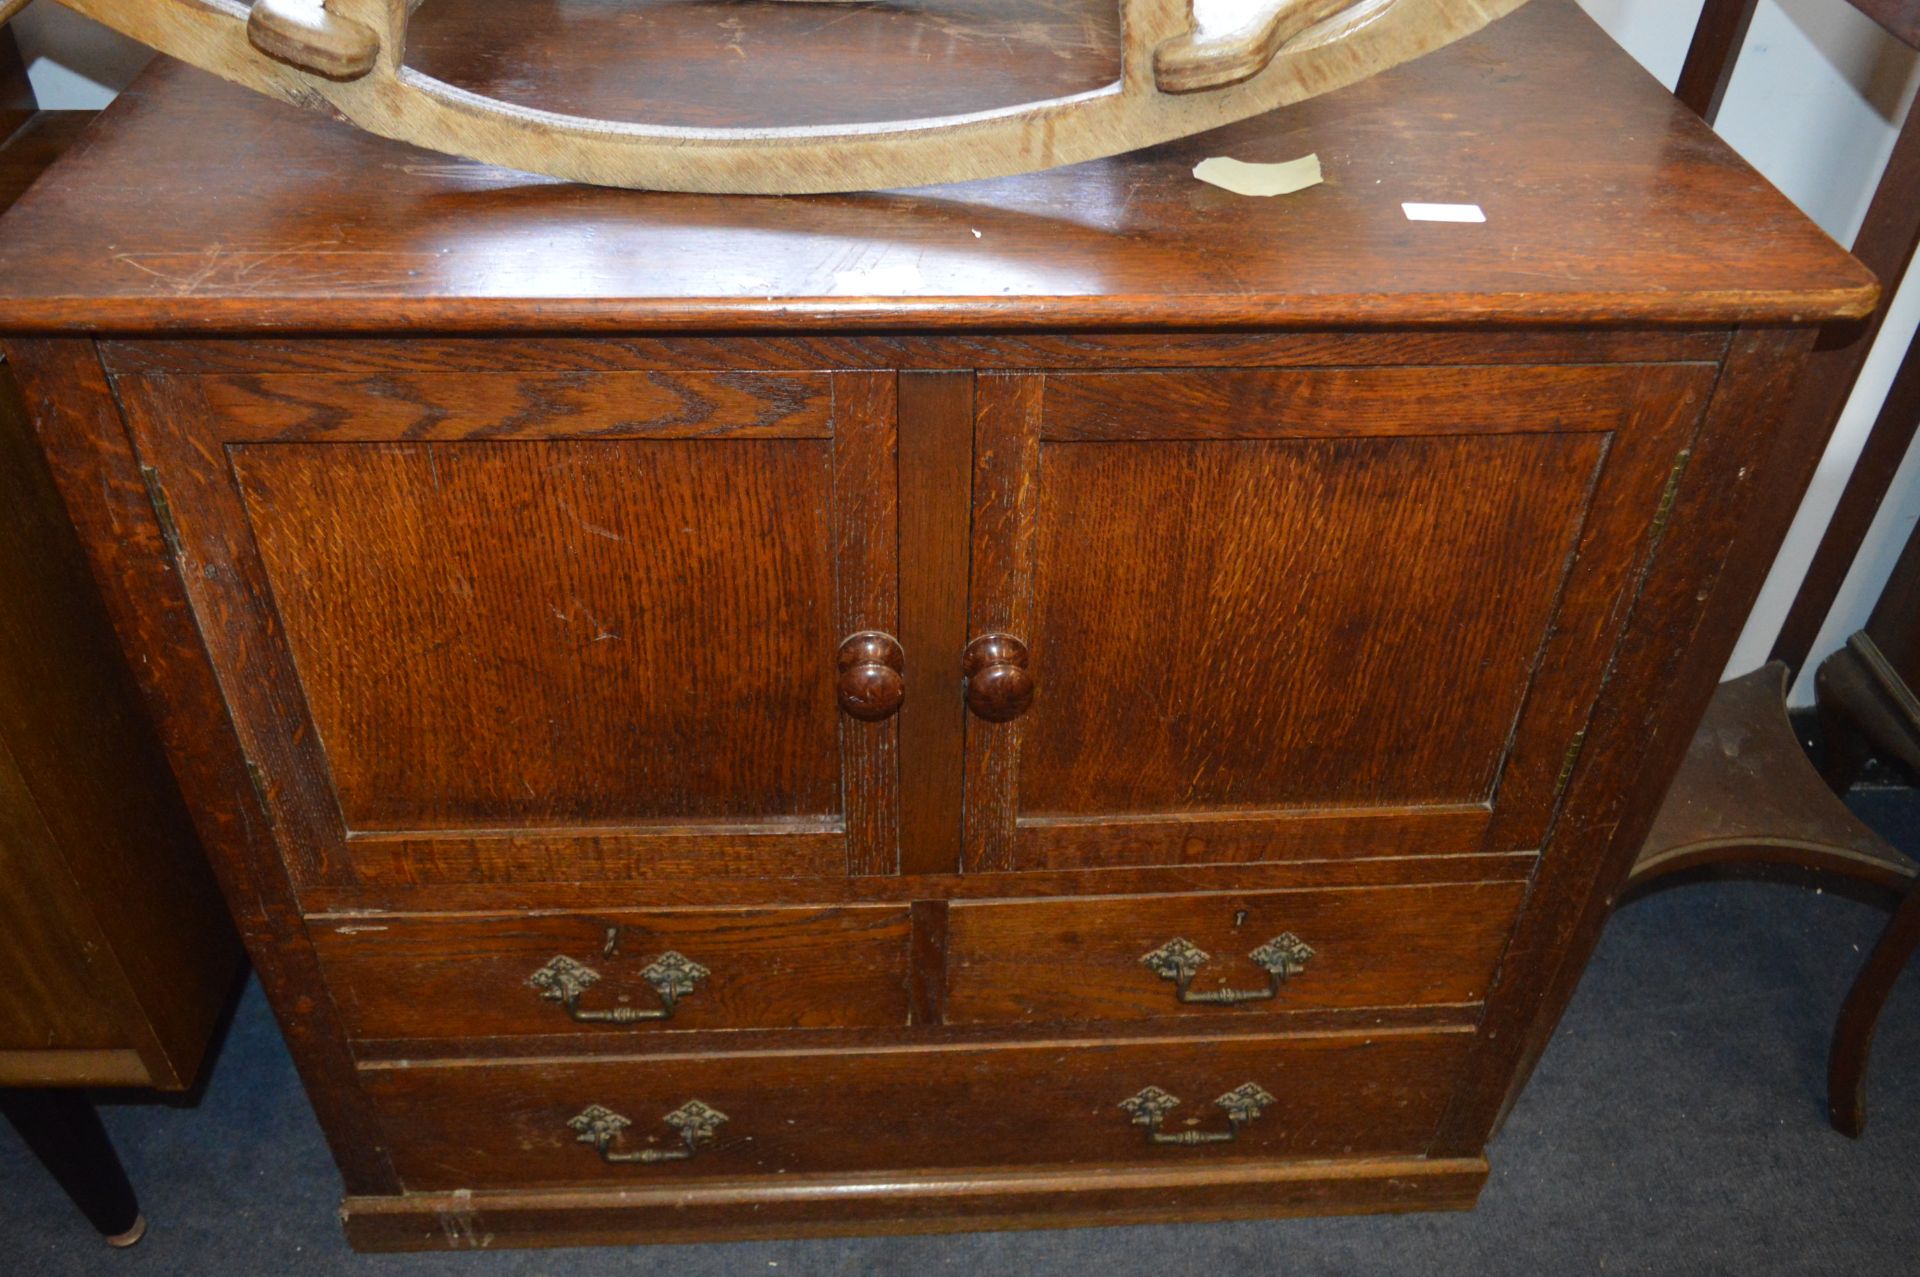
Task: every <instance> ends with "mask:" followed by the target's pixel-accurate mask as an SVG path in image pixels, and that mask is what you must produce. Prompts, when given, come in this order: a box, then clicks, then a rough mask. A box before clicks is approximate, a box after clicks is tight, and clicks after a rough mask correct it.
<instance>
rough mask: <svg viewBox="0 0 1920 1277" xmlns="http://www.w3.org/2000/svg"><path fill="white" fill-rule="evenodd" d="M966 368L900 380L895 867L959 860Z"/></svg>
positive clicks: (969, 435)
mask: <svg viewBox="0 0 1920 1277" xmlns="http://www.w3.org/2000/svg"><path fill="white" fill-rule="evenodd" d="M972 467H973V374H972V373H971V372H964V373H903V374H901V377H900V639H901V641H902V642H903V643H904V644H905V645H906V647H907V650H908V651H909V652H916V653H918V654H919V656H918V666H917V671H918V672H917V674H916V676H915V678H914V680H913V694H912V695H911V696H909V697H908V698H907V703H906V704H905V705H903V706H902V707H901V710H900V772H901V807H902V814H901V829H900V867H901V871H902V872H903V873H950V872H952V871H953V870H955V869H957V868H958V867H959V865H960V806H961V801H962V789H963V780H964V775H965V773H964V771H963V768H964V767H965V750H966V709H965V706H964V704H963V701H962V697H961V680H960V675H959V671H960V653H961V652H962V651H964V650H965V648H966V645H967V587H966V581H967V551H968V539H969V538H968V532H969V529H968V519H969V517H970V515H971V502H970V501H969V499H968V477H969V474H970V473H971V471H972Z"/></svg>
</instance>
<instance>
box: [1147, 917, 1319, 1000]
mask: <svg viewBox="0 0 1920 1277" xmlns="http://www.w3.org/2000/svg"><path fill="white" fill-rule="evenodd" d="M1247 956H1248V957H1249V958H1252V959H1253V962H1254V965H1255V966H1257V967H1259V968H1261V969H1262V970H1263V971H1265V972H1266V973H1267V987H1266V988H1264V989H1208V990H1206V991H1205V992H1202V993H1195V992H1194V991H1193V989H1192V987H1191V986H1192V984H1193V977H1194V975H1195V974H1196V973H1197V972H1198V971H1199V970H1200V968H1201V967H1202V966H1203V965H1204V964H1205V963H1206V962H1207V960H1208V958H1207V953H1206V951H1205V950H1204V949H1202V948H1201V947H1200V946H1199V945H1197V944H1194V943H1193V942H1192V941H1191V940H1184V939H1181V938H1180V937H1178V936H1176V937H1174V938H1173V939H1171V940H1169V941H1167V942H1166V943H1165V944H1163V945H1161V946H1160V947H1159V948H1158V949H1155V950H1154V951H1153V952H1152V953H1149V954H1147V955H1146V956H1144V957H1142V958H1141V959H1140V961H1141V963H1142V965H1144V966H1145V967H1146V968H1147V970H1149V971H1151V972H1153V973H1154V974H1155V975H1157V976H1159V977H1160V978H1161V979H1162V980H1171V981H1173V984H1174V989H1175V996H1176V997H1178V998H1179V1000H1180V1001H1182V1002H1186V1003H1191V1004H1193V1005H1196V1006H1225V1007H1231V1006H1239V1005H1240V1004H1241V1003H1242V1002H1270V1001H1272V1000H1273V999H1274V998H1277V997H1279V996H1280V986H1281V985H1283V984H1285V983H1286V982H1287V981H1288V979H1290V978H1291V977H1293V976H1297V975H1299V974H1300V973H1301V972H1302V971H1305V970H1306V969H1307V964H1308V963H1309V962H1311V961H1313V950H1312V948H1310V947H1309V946H1308V945H1307V942H1306V941H1304V940H1302V939H1301V938H1300V937H1299V936H1296V935H1294V934H1293V932H1291V931H1289V932H1286V933H1285V934H1283V935H1277V936H1275V937H1274V938H1273V939H1271V940H1269V941H1267V942H1266V943H1265V944H1263V945H1261V946H1260V947H1259V948H1258V949H1255V950H1254V951H1253V952H1252V953H1250V954H1248V955H1247Z"/></svg>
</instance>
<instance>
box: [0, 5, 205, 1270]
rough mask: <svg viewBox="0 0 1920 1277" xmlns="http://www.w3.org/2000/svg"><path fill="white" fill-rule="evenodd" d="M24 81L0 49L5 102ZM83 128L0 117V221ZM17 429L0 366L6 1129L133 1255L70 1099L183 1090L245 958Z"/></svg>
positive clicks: (73, 546)
mask: <svg viewBox="0 0 1920 1277" xmlns="http://www.w3.org/2000/svg"><path fill="white" fill-rule="evenodd" d="M18 66H19V62H18V57H17V54H15V53H14V51H13V42H12V37H11V36H10V35H8V34H7V33H5V32H3V31H0V86H5V85H6V84H7V76H8V69H9V68H10V67H13V68H17V67H18ZM21 82H22V89H21V92H20V94H18V95H13V94H12V93H11V91H10V89H9V88H6V87H0V105H4V104H6V103H8V102H18V101H29V102H30V98H29V95H28V93H27V91H26V90H25V89H24V74H22V76H21ZM84 120H85V113H82V112H38V113H23V114H22V116H21V117H20V118H18V119H16V120H14V121H13V122H12V123H13V127H12V128H11V130H7V129H6V120H5V117H4V114H3V113H0V131H5V132H6V133H7V136H4V137H0V207H4V206H5V205H6V204H9V203H11V202H12V201H13V199H14V198H15V197H16V196H17V195H18V194H19V193H20V192H21V191H24V190H25V189H26V188H27V187H28V186H30V185H31V184H32V181H33V178H34V177H35V176H36V175H37V174H38V173H39V172H40V171H41V170H42V169H44V168H45V167H46V165H47V164H48V163H50V162H51V161H52V159H53V158H54V157H55V155H57V154H58V152H59V151H60V150H62V149H64V147H65V146H66V145H67V144H68V143H69V142H71V140H72V139H73V138H74V137H75V136H76V135H77V133H78V131H79V128H80V126H81V125H82V124H83V123H84ZM28 416H29V414H28V412H27V410H26V406H25V404H24V403H23V402H22V400H21V397H20V392H19V389H18V387H17V386H16V385H15V383H14V377H13V369H12V368H11V367H9V366H8V365H7V364H6V363H5V362H4V361H0V511H3V512H4V514H3V515H0V599H4V600H5V603H4V606H0V971H4V972H5V973H6V978H5V980H4V981H0V1113H4V1114H5V1115H6V1116H7V1117H8V1118H9V1119H10V1120H11V1122H12V1124H13V1126H14V1127H15V1128H16V1129H17V1130H18V1131H19V1133H20V1135H21V1136H22V1138H24V1139H25V1140H26V1142H27V1144H28V1145H29V1146H30V1147H31V1148H32V1149H33V1150H34V1152H35V1153H36V1154H38V1155H39V1157H40V1159H41V1160H42V1161H43V1162H44V1163H45V1164H46V1166H47V1167H48V1169H49V1170H50V1171H51V1172H52V1173H53V1174H54V1175H55V1176H56V1177H57V1178H58V1179H59V1181H60V1183H61V1184H62V1185H63V1186H65V1187H66V1188H67V1190H68V1192H69V1193H70V1195H71V1196H72V1197H73V1199H74V1201H75V1203H76V1204H77V1205H78V1206H79V1207H80V1208H81V1210H82V1211H83V1212H84V1213H85V1214H86V1215H87V1217H88V1219H89V1220H90V1221H91V1222H92V1223H93V1224H94V1226H95V1227H96V1228H98V1229H99V1230H100V1232H101V1233H102V1234H104V1235H106V1236H107V1237H108V1239H109V1240H110V1241H113V1242H114V1243H115V1244H130V1243H131V1242H133V1241H136V1240H138V1238H139V1235H140V1231H141V1229H142V1228H143V1227H144V1225H143V1223H142V1222H141V1219H140V1212H139V1206H138V1203H137V1202H136V1201H135V1198H134V1194H133V1190H132V1188H131V1187H130V1186H129V1185H128V1183H127V1180H126V1176H125V1174H124V1172H123V1171H122V1170H121V1168H120V1163H119V1159H118V1157H117V1156H116V1155H115V1153H114V1150H113V1146H112V1145H111V1144H110V1143H109V1142H108V1140H107V1136H106V1132H105V1131H104V1130H103V1129H102V1127H101V1125H100V1120H99V1118H98V1117H97V1116H96V1115H95V1114H94V1112H93V1109H92V1107H91V1105H90V1104H89V1102H88V1099H87V1096H86V1093H85V1092H84V1090H76V1089H72V1088H84V1087H90V1086H116V1087H117V1086H153V1087H159V1088H161V1089H163V1090H173V1091H178V1090H183V1089H185V1088H187V1087H189V1086H190V1085H192V1083H193V1082H194V1080H195V1077H196V1075H197V1072H198V1069H199V1065H200V1061H201V1056H202V1054H203V1052H204V1051H205V1049H206V1046H207V1043H208V1040H209V1038H210V1036H211V1035H212V1033H213V1030H214V1027H215V1025H216V1023H217V1021H218V1019H219V1016H220V1012H221V1010H222V1008H223V1006H224V1004H225V1001H226V998H227V995H228V994H229V993H230V992H231V990H232V988H233V985H234V981H235V979H236V978H237V975H238V971H239V963H240V947H239V943H238V940H237V939H236V937H235V936H234V934H233V929H232V927H231V925H230V924H229V923H228V921H227V916H226V910H225V907H224V905H223V903H222V901H221V899H220V893H219V889H218V887H217V886H216V884H215V883H214V881H213V876H212V874H211V872H210V871H209V869H208V867H207V864H206V860H205V858H204V856H203V855H202V853H201V850H200V846H199V843H198V841H197V840H196V838H195V837H194V833H193V828H192V823H191V820H190V819H189V817H188V815H187V812H186V808H185V806H184V804H183V803H182V802H181V799H180V796H179V792H178V790H177V788H176V786H175V784H174V781H173V777H172V775H171V773H170V771H169V769H168V765H167V762H166V759H165V757H164V755H163V754H162V752H161V749H160V746H159V743H158V741H157V739H156V738H155V735H154V731H153V727H152V724H151V723H150V721H149V720H148V718H147V714H146V710H145V707H144V706H143V705H142V704H141V701H140V694H139V692H138V690H137V689H136V688H135V686H134V681H133V679H132V678H131V677H130V676H129V674H128V671H127V668H126V663H125V660H124V658H123V657H122V655H121V651H120V648H119V645H118V643H117V642H116V641H115V639H114V634H113V629H112V626H111V624H110V622H109V621H108V619H107V615H106V612H105V610H104V609H103V608H102V606H101V603H100V599H99V596H98V594H97V593H96V592H95V591H94V589H93V587H92V584H91V582H90V580H89V577H88V570H87V565H86V559H85V556H84V554H83V552H82V551H81V548H80V546H79V544H78V542H77V541H76V540H75V538H74V534H73V530H72V528H71V527H70V526H69V525H68V523H67V519H66V515H65V512H64V510H63V509H62V506H61V501H60V497H59V494H58V493H57V492H56V491H55V490H54V486H53V482H52V479H51V477H50V475H49V474H48V472H47V468H46V463H45V461H44V460H43V459H42V456H41V453H40V450H39V448H38V447H37V446H36V445H35V443H34V439H33V432H32V429H31V427H30V426H29V425H28Z"/></svg>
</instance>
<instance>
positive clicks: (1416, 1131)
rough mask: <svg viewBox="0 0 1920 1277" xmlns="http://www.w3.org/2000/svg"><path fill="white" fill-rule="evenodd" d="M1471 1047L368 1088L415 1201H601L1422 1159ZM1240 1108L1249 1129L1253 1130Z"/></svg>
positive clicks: (1331, 1043)
mask: <svg viewBox="0 0 1920 1277" xmlns="http://www.w3.org/2000/svg"><path fill="white" fill-rule="evenodd" d="M1471 1041H1472V1035H1471V1034H1470V1033H1468V1032H1464V1031H1455V1032H1433V1033H1407V1032H1402V1033H1381V1034H1375V1035H1362V1034H1346V1035H1338V1034H1325V1035H1314V1036H1271V1035H1268V1036H1245V1037H1232V1038H1224V1039H1214V1040H1205V1041H1198V1040H1192V1039H1161V1040H1156V1041H1139V1040H1134V1041H1122V1042H1100V1043H1092V1042H1080V1043H1050V1044H1040V1045H1022V1046H1008V1047H991V1048H989V1047H956V1048H947V1049H935V1050H892V1051H887V1050H860V1051H832V1052H826V1051H820V1052H808V1053H804V1054H792V1055H774V1054H764V1055H757V1054H734V1055H717V1056H701V1057H690V1056H673V1057H659V1058H654V1059H624V1060H605V1059H602V1060H592V1061H571V1062H557V1061H552V1060H547V1061H529V1062H514V1063H502V1062H494V1063H483V1064H464V1065H463V1064H447V1065H418V1064H410V1065H395V1066H381V1067H369V1068H364V1069H363V1070H362V1073H361V1077H362V1080H363V1082H364V1084H365V1085H366V1087H367V1090H368V1091H369V1093H370V1094H371V1096H372V1098H373V1101H374V1104H375V1106H376V1108H377V1109H378V1111H379V1113H380V1114H381V1121H382V1126H383V1133H384V1135H385V1143H386V1148H387V1149H388V1151H389V1153H390V1155H391V1157H392V1159H393V1164H394V1167H395V1169H396V1170H397V1171H398V1173H399V1175H400V1178H401V1181H402V1183H403V1184H404V1185H405V1187H406V1189H407V1190H408V1191H410V1192H419V1191H424V1190H432V1189H459V1188H473V1189H482V1188H508V1187H532V1186H542V1185H591V1186H599V1187H605V1186H619V1185H626V1184H633V1185H646V1184H652V1183H658V1182H660V1181H661V1180H677V1179H689V1178H716V1177H733V1176H749V1175H773V1174H790V1173H795V1174H797V1173H805V1172H815V1171H820V1172H850V1171H884V1170H898V1169H906V1168H939V1167H964V1166H997V1167H1003V1166H1014V1165H1022V1166H1032V1165H1072V1164H1076V1163H1080V1164H1084V1163H1104V1164H1123V1163H1134V1164H1138V1163H1152V1164H1172V1165H1181V1164H1191V1163H1193V1162H1196V1161H1204V1160H1224V1161H1246V1160H1249V1159H1282V1158H1335V1157H1348V1156H1360V1155H1368V1154H1384V1153H1397V1154H1419V1153H1421V1152H1422V1151H1423V1150H1424V1149H1425V1148H1426V1145H1427V1143H1428V1141H1429V1140H1430V1139H1431V1137H1432V1132H1433V1130H1434V1129H1435V1127H1436V1126H1437V1124H1438V1122H1439V1118H1440V1115H1441V1111H1442V1109H1443V1108H1444V1106H1445V1105H1446V1102H1447V1099H1448V1097H1449V1095H1450V1094H1451V1092H1452V1090H1453V1087H1454V1085H1455V1082H1456V1081H1457V1079H1458V1076H1459V1073H1460V1069H1461V1066H1462V1063H1463V1060H1464V1056H1465V1049H1466V1047H1467V1045H1468V1043H1470V1042H1471ZM1136 1097H1140V1098H1138V1099H1137V1102H1136ZM1229 1097H1231V1098H1229ZM1223 1099H1224V1100H1226V1101H1227V1103H1226V1105H1224V1106H1223V1105H1222V1104H1221V1103H1220V1102H1219V1101H1221V1100H1223ZM1176 1101H1177V1103H1176ZM1129 1102H1133V1103H1132V1105H1131V1109H1130V1108H1129V1107H1123V1106H1126V1105H1128V1104H1129ZM1235 1105H1240V1106H1244V1107H1241V1108H1240V1116H1242V1117H1243V1118H1245V1119H1246V1120H1245V1121H1244V1122H1243V1123H1242V1124H1241V1125H1240V1126H1239V1128H1238V1130H1237V1132H1236V1131H1235V1130H1234V1129H1233V1122H1232V1118H1231V1117H1230V1115H1229V1111H1228V1109H1229V1107H1231V1106H1235ZM1155 1113H1157V1115H1158V1119H1159V1127H1158V1131H1159V1134H1160V1135H1161V1136H1163V1137H1164V1138H1165V1139H1166V1140H1168V1141H1177V1142H1160V1143H1156V1142H1153V1139H1152V1135H1153V1133H1154V1132H1153V1130H1152V1129H1151V1128H1149V1127H1148V1126H1147V1125H1144V1124H1141V1123H1142V1122H1144V1121H1145V1120H1146V1119H1147V1118H1148V1117H1149V1116H1151V1115H1154V1114H1155ZM1230 1136H1231V1138H1229V1137H1230ZM689 1140H691V1141H692V1144H691V1146H690V1145H689V1142H688V1141H689ZM689 1152H690V1153H691V1155H690V1156H688V1155H687V1154H689ZM609 1159H626V1160H609ZM643 1159H646V1160H643ZM655 1159H657V1160H655Z"/></svg>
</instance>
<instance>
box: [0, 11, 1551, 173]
mask: <svg viewBox="0 0 1920 1277" xmlns="http://www.w3.org/2000/svg"><path fill="white" fill-rule="evenodd" d="M6 2H7V0H0V4H3V3H6ZM60 3H62V4H65V5H66V6H67V7H68V8H70V9H73V10H75V11H77V12H79V13H82V14H84V15H86V16H87V17H90V18H93V19H95V20H96V21H99V22H102V23H104V24H106V25H107V26H110V27H113V28H114V29H115V30H117V31H119V32H121V33H122V34H123V35H126V36H129V37H131V38H133V39H135V40H138V41H140V42H141V43H143V44H146V45H149V46H151V47H152V48H155V49H158V50H160V51H161V52H163V53H166V54H169V55H171V56H173V57H176V58H179V59H180V60H182V61H184V62H189V63H192V64H193V65H195V66H198V67H200V68H202V69H203V70H206V71H211V72H213V73H214V74H216V75H219V76H222V77H224V78H226V79H228V80H232V81H234V82H235V83H237V84H241V85H244V86H246V87H248V88H251V89H255V90H257V91H259V92H261V93H265V94H268V95H270V96H273V97H277V98H281V99H284V100H285V101H288V102H292V103H295V104H298V105H301V106H307V107H312V108H317V109H321V110H329V111H333V112H337V113H338V114H339V115H341V116H343V117H345V118H346V119H347V120H348V121H350V122H352V123H353V124H355V125H357V126H359V127H360V128H362V129H365V130H367V131H368V132H371V133H377V134H380V135H382V136H384V137H391V138H397V139H399V140H401V141H406V142H411V143H414V144H415V145H418V146H423V147H427V148H429V149H432V150H437V151H443V152H446V153H448V154H452V155H460V156H465V157H468V158H470V159H475V160H480V161H483V162H486V163H491V164H500V165H504V166H507V167H511V168H517V169H522V170H526V171H528V172H534V173H544V174H547V175H550V176H553V177H560V178H568V179H572V180H575V181H582V182H591V183H595V184H598V185H603V186H628V187H638V188H646V189H652V190H674V191H705V192H718V193H738V194H749V193H755V194H803V193H809V192H825V191H858V190H879V189H886V188H890V187H901V186H922V185H928V184H932V183H943V182H955V181H965V180H969V179H974V178H985V177H1001V176H1007V175H1010V174H1015V173H1025V172H1031V171H1033V170H1036V169H1043V168H1052V167H1054V166H1056V165H1060V164H1072V163H1076V162H1078V161H1081V160H1089V159H1096V158H1099V157H1101V156H1106V155H1115V154H1119V153H1120V152H1123V151H1131V150H1136V149H1138V148H1140V147H1144V146H1151V145H1153V144H1155V143H1159V142H1165V141H1170V140H1172V139H1174V138H1179V137H1186V136H1189V135H1191V134H1194V133H1199V132H1203V131H1205V130H1207V129H1212V128H1218V127H1219V126H1221V125H1224V124H1231V123H1233V122H1234V121H1236V120H1242V119H1245V118H1247V117H1249V116H1253V115H1258V114H1261V113H1262V112H1265V111H1270V110H1272V109H1274V108H1275V107H1279V106H1284V105H1286V104H1288V103H1290V102H1298V101H1301V100H1302V99H1305V98H1309V97H1314V96H1316V95H1318V94H1321V93H1326V92H1328V91H1330V90H1333V89H1337V88H1341V87H1343V86H1344V85H1348V84H1352V83H1355V82H1356V81H1359V80H1363V79H1365V78H1367V77H1368V76H1371V75H1373V74H1375V73H1376V72H1379V71H1383V70H1386V69H1387V68H1388V67H1392V66H1396V65H1398V64H1399V63H1402V62H1406V61H1410V60H1411V59H1413V58H1417V57H1419V56H1421V55H1422V54H1426V53H1430V52H1432V51H1433V50H1435V49H1438V48H1440V47H1442V46H1444V45H1447V44H1450V43H1452V42H1453V41H1455V40H1458V39H1460V38H1461V37H1462V36H1466V35H1470V34H1472V33H1473V32H1475V31H1477V30H1479V29H1480V28H1481V27H1483V26H1485V25H1486V24H1487V23H1489V22H1491V21H1493V20H1494V19H1496V18H1499V17H1502V16H1504V15H1505V14H1507V13H1510V12H1512V11H1513V10H1514V9H1517V8H1519V7H1520V6H1521V5H1522V4H1524V3H1526V0H1238V2H1237V3H1236V0H1118V3H1120V4H1121V5H1122V6H1123V7H1122V13H1121V26H1122V39H1121V68H1120V78H1119V79H1118V80H1117V81H1115V82H1114V83H1113V84H1111V85H1108V86H1106V87H1104V88H1101V89H1097V90H1094V91H1092V92H1087V93H1077V94H1073V95H1071V96H1067V97H1061V98H1054V99H1051V100H1047V101H1042V102H1033V103H1027V104H1024V105H1021V106H1016V107H1009V108H1005V109H999V110H990V111H979V112H973V113H970V114H965V115H953V116H944V117H938V118H931V119H916V120H901V121H892V122H887V123H881V124H858V125H846V126H833V127H828V128H765V129H706V128H685V127H669V126H650V125H645V124H630V123H622V122H617V121H610V120H599V119H590V118H585V117H580V116H569V115H561V114H555V113H550V112H544V111H537V110H532V109H529V108H526V107H521V106H517V105H513V104H510V103H506V102H502V101H499V100H497V99H493V98H487V97H482V96H480V95H478V94H474V93H470V92H467V91H465V90H462V89H459V88H455V87H454V86H452V85H448V84H444V83H442V82H440V81H438V80H435V79H433V78H431V77H430V76H426V75H422V74H420V73H419V72H417V71H414V70H411V69H409V68H407V67H406V65H405V50H406V31H407V16H408V13H409V11H410V9H411V8H413V7H414V5H415V4H417V3H419V0H411V2H410V0H324V3H323V2H322V0H257V3H254V4H252V5H248V4H245V3H241V2H240V0H60Z"/></svg>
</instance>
